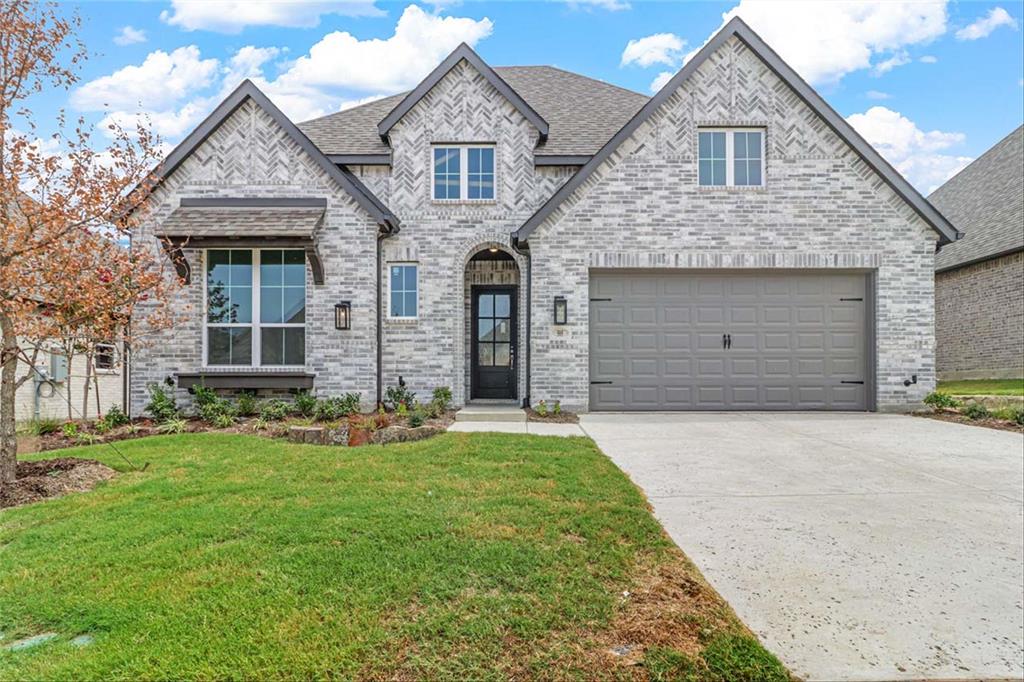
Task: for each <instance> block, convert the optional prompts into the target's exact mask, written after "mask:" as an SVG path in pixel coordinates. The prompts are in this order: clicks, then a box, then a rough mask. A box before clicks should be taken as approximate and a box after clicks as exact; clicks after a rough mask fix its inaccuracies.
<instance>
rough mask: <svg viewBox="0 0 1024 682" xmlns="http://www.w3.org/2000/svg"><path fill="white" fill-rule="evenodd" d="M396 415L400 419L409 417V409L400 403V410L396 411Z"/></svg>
mask: <svg viewBox="0 0 1024 682" xmlns="http://www.w3.org/2000/svg"><path fill="white" fill-rule="evenodd" d="M395 414H397V415H398V416H399V417H407V416H409V408H408V407H407V406H406V404H405V403H398V408H397V409H396V410H395Z"/></svg>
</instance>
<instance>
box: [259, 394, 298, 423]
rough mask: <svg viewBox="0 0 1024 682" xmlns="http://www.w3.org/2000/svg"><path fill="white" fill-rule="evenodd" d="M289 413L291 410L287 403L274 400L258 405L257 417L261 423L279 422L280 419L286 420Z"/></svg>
mask: <svg viewBox="0 0 1024 682" xmlns="http://www.w3.org/2000/svg"><path fill="white" fill-rule="evenodd" d="M290 411H291V409H290V407H289V405H288V403H286V402H285V401H283V400H279V399H277V398H274V399H272V400H267V401H264V402H263V403H262V404H261V405H260V410H259V415H260V419H262V420H263V421H266V422H279V421H281V420H282V419H287V418H288V413H289V412H290Z"/></svg>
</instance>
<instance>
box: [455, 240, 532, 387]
mask: <svg viewBox="0 0 1024 682" xmlns="http://www.w3.org/2000/svg"><path fill="white" fill-rule="evenodd" d="M465 295H466V308H467V309H466V322H467V324H466V350H467V352H466V361H467V363H466V396H467V398H468V399H469V400H516V399H518V398H520V391H519V375H520V365H521V361H522V353H521V352H520V340H521V337H520V303H521V300H520V291H519V267H518V265H517V264H516V261H515V258H514V257H513V255H512V254H511V253H509V252H508V251H506V250H505V249H503V248H502V247H499V246H497V245H490V246H483V247H481V249H480V250H479V251H477V252H476V253H474V254H473V256H472V257H471V258H470V259H469V260H468V261H467V263H466V269H465Z"/></svg>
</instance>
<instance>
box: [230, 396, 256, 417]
mask: <svg viewBox="0 0 1024 682" xmlns="http://www.w3.org/2000/svg"><path fill="white" fill-rule="evenodd" d="M235 412H237V413H238V415H239V416H240V417H251V416H253V415H254V414H256V396H254V395H253V394H252V393H242V394H240V395H239V396H238V400H236V401H235Z"/></svg>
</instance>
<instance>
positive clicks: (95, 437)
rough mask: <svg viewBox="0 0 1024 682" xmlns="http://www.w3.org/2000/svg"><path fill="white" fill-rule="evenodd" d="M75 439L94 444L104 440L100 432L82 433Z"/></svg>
mask: <svg viewBox="0 0 1024 682" xmlns="http://www.w3.org/2000/svg"><path fill="white" fill-rule="evenodd" d="M75 440H76V441H78V442H79V443H81V444H82V445H93V444H94V443H100V442H102V441H103V436H101V435H100V434H98V433H80V434H78V436H76V437H75Z"/></svg>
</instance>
